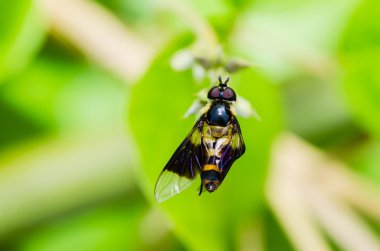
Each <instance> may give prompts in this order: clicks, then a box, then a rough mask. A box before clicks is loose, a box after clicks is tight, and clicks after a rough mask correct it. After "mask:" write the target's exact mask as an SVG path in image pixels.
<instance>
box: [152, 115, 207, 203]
mask: <svg viewBox="0 0 380 251" xmlns="http://www.w3.org/2000/svg"><path fill="white" fill-rule="evenodd" d="M204 121H205V117H204V116H202V117H201V118H200V119H199V120H198V121H197V123H196V124H195V125H194V127H193V129H192V130H191V132H190V133H189V134H188V135H187V137H186V138H185V140H184V141H183V142H182V143H181V145H180V146H179V147H178V148H177V150H176V151H175V152H174V154H173V156H172V157H171V158H170V160H169V162H168V163H167V164H166V166H165V167H164V169H163V170H162V172H161V174H160V176H159V177H158V180H157V183H156V187H155V189H154V195H155V197H156V200H157V201H158V202H162V201H164V200H167V199H169V198H170V197H172V196H174V195H176V194H178V193H180V192H182V191H183V190H185V189H186V188H188V187H189V186H190V185H191V183H192V181H194V179H195V177H197V175H198V174H199V173H200V171H201V167H202V164H203V159H204V156H203V150H202V144H201V141H202V139H201V132H202V128H203V125H204Z"/></svg>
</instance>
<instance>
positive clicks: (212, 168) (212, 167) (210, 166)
mask: <svg viewBox="0 0 380 251" xmlns="http://www.w3.org/2000/svg"><path fill="white" fill-rule="evenodd" d="M210 170H214V171H217V172H219V168H218V166H217V165H214V164H206V165H205V166H204V167H203V171H210Z"/></svg>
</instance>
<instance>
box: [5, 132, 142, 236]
mask: <svg viewBox="0 0 380 251" xmlns="http://www.w3.org/2000/svg"><path fill="white" fill-rule="evenodd" d="M129 142H131V140H130V139H129V138H128V137H126V136H125V135H124V134H122V133H120V132H117V131H112V132H111V133H108V134H107V135H102V136H99V135H92V137H87V136H86V137H76V138H50V139H47V140H38V141H37V140H36V141H33V142H29V143H25V144H22V145H19V146H18V147H14V148H13V149H8V150H7V151H4V152H3V153H2V154H1V155H0V201H1V203H0V211H1V214H0V239H1V238H4V236H5V235H7V234H10V233H13V232H14V231H16V230H20V229H22V228H24V227H27V226H30V225H32V224H34V223H35V222H37V221H40V220H44V219H46V218H48V217H52V216H54V215H56V214H59V213H62V212H65V211H67V210H70V209H73V208H77V207H79V206H83V205H85V204H86V203H89V202H93V201H96V200H99V199H103V198H105V197H107V196H110V195H111V196H113V195H115V194H120V193H121V192H125V191H128V190H129V189H131V187H132V186H133V184H134V183H133V181H132V168H133V167H134V166H135V165H136V163H137V160H136V158H135V156H136V155H135V153H134V149H133V148H132V145H131V144H130V143H129Z"/></svg>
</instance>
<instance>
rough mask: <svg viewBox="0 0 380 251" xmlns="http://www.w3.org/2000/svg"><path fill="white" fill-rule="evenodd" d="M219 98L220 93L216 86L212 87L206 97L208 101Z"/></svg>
mask: <svg viewBox="0 0 380 251" xmlns="http://www.w3.org/2000/svg"><path fill="white" fill-rule="evenodd" d="M219 96H220V91H219V88H218V87H217V86H214V87H213V88H211V89H210V91H209V92H208V94H207V97H208V98H209V99H216V98H219Z"/></svg>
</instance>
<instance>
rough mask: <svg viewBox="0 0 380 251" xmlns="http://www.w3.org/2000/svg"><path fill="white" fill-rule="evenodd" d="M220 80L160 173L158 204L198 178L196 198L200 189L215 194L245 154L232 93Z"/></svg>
mask: <svg viewBox="0 0 380 251" xmlns="http://www.w3.org/2000/svg"><path fill="white" fill-rule="evenodd" d="M228 81H229V78H227V79H226V80H225V81H224V82H223V81H222V78H221V77H219V85H217V86H214V87H212V88H211V89H210V90H209V92H208V94H207V98H208V99H209V103H208V104H207V105H206V106H205V108H204V112H203V114H202V115H201V117H200V118H199V119H198V121H197V122H196V123H195V125H194V127H193V128H192V130H191V131H190V133H189V134H188V135H187V137H186V138H185V140H184V141H183V142H182V143H181V144H180V146H179V147H178V148H177V150H176V151H175V152H174V154H173V156H172V157H171V158H170V160H169V162H168V163H167V164H166V166H165V167H164V169H163V170H162V172H161V174H160V176H159V177H158V180H157V183H156V186H155V191H154V194H155V197H156V200H157V201H158V202H162V201H165V200H167V199H169V198H170V197H172V196H174V195H176V194H178V193H180V192H182V191H183V190H185V189H186V188H188V187H189V186H190V185H191V184H192V182H193V181H194V180H195V179H196V177H197V176H199V175H200V177H201V185H200V191H199V195H201V193H202V191H203V189H205V190H206V191H208V192H210V193H211V192H214V191H215V190H216V189H217V188H218V187H219V186H220V185H221V183H222V182H223V180H224V178H225V177H226V175H227V173H228V171H229V170H230V168H231V166H232V164H233V163H234V161H235V160H237V159H238V158H239V157H240V156H242V155H243V154H244V152H245V145H244V141H243V137H242V134H241V131H240V126H239V123H238V121H237V119H236V114H235V109H234V107H233V104H234V103H235V101H236V94H235V91H234V90H233V89H232V88H230V87H228V86H227V83H228Z"/></svg>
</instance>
